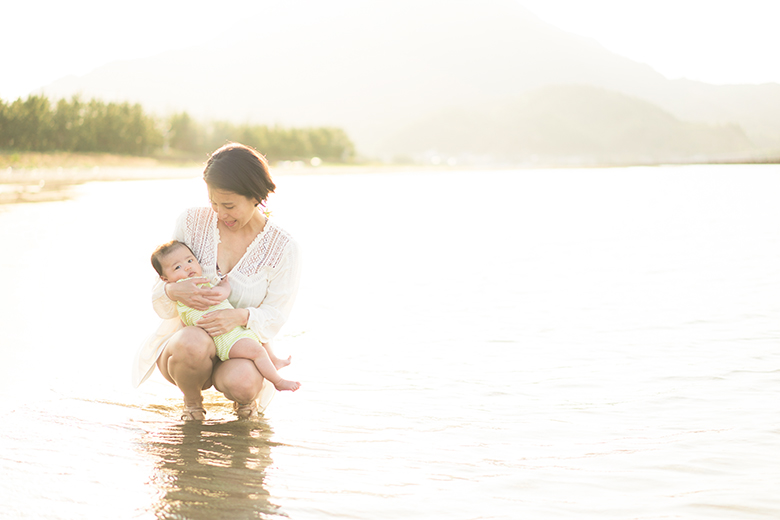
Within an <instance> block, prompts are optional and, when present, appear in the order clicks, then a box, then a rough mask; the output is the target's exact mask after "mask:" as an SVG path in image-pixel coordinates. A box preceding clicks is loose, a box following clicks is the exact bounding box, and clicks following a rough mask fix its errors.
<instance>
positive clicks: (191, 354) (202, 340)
mask: <svg viewBox="0 0 780 520" xmlns="http://www.w3.org/2000/svg"><path fill="white" fill-rule="evenodd" d="M166 350H167V351H168V352H169V353H170V354H171V355H172V356H175V357H180V358H182V359H188V360H191V361H204V360H206V359H213V357H214V356H215V355H216V352H217V350H216V347H215V346H214V340H212V339H211V336H209V335H208V334H207V333H206V331H205V330H203V329H201V328H200V327H185V328H183V329H182V330H180V331H179V332H177V333H176V334H175V335H174V336H173V337H172V338H171V339H170V340H169V341H168V345H167V346H166Z"/></svg>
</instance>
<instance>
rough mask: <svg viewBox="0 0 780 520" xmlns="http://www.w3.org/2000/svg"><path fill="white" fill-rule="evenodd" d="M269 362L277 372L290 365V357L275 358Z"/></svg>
mask: <svg viewBox="0 0 780 520" xmlns="http://www.w3.org/2000/svg"><path fill="white" fill-rule="evenodd" d="M271 362H272V363H273V364H274V366H275V367H276V370H279V369H280V368H282V367H286V366H287V365H289V364H290V363H292V356H288V357H287V359H281V358H278V357H276V356H274V357H272V358H271Z"/></svg>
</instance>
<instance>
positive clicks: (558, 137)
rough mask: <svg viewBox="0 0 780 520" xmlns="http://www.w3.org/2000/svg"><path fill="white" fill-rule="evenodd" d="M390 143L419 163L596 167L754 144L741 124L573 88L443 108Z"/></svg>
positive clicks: (712, 153)
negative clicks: (693, 117)
mask: <svg viewBox="0 0 780 520" xmlns="http://www.w3.org/2000/svg"><path fill="white" fill-rule="evenodd" d="M382 148H383V149H385V150H387V151H388V152H389V153H394V154H396V157H399V158H400V157H404V156H406V157H408V158H409V159H415V160H421V159H425V158H429V157H431V156H437V157H438V158H439V159H440V160H446V159H448V158H449V159H456V160H457V161H458V162H463V161H470V160H471V161H476V162H479V161H480V160H481V159H482V158H485V157H491V158H493V159H495V160H498V161H502V162H524V163H533V162H541V163H544V162H551V161H555V160H556V159H558V160H564V161H565V160H569V161H571V162H577V163H588V164H591V163H592V164H597V163H598V164H603V163H623V162H636V161H641V162H645V163H655V162H666V161H695V160H705V159H707V158H709V159H710V160H716V159H727V158H734V157H744V156H745V155H746V154H748V153H749V152H750V151H751V150H753V149H754V147H753V145H752V143H751V142H750V140H749V139H748V138H747V136H746V135H745V133H744V132H743V131H742V129H741V128H740V127H739V126H737V125H733V124H732V125H709V124H705V123H689V122H685V121H681V120H679V119H678V118H676V117H675V116H673V115H672V114H670V113H668V112H666V111H664V110H662V109H660V108H658V107H657V106H656V105H653V104H651V103H649V102H647V101H643V100H640V99H637V98H633V97H630V96H626V95H623V94H619V93H615V92H611V91H607V90H604V89H600V88H597V87H591V86H573V85H565V86H548V87H542V88H539V89H535V90H532V91H530V92H527V93H524V94H522V95H520V96H517V97H516V98H514V99H512V100H507V101H505V102H501V103H492V104H488V105H484V106H481V107H469V108H465V107H464V108H452V109H450V110H443V111H441V112H439V113H438V114H434V115H431V116H428V117H426V118H424V119H421V120H419V121H416V122H415V123H414V124H411V125H409V126H408V127H407V128H404V129H403V130H401V131H400V132H399V133H398V134H396V135H395V136H393V137H391V138H389V139H388V140H387V142H385V143H383V145H382Z"/></svg>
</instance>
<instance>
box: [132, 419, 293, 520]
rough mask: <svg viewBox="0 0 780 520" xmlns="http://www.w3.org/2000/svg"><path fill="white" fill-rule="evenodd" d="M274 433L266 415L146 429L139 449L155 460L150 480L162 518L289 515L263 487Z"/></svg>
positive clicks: (254, 517) (194, 519)
mask: <svg viewBox="0 0 780 520" xmlns="http://www.w3.org/2000/svg"><path fill="white" fill-rule="evenodd" d="M272 434H273V432H272V430H271V428H270V427H269V426H268V423H267V422H266V421H265V420H264V419H262V418H261V419H259V420H254V421H230V422H221V423H209V422H206V423H174V424H169V425H165V426H163V427H162V428H161V429H159V430H157V431H153V432H147V433H146V434H145V435H144V438H143V439H142V440H141V442H140V444H141V447H140V449H141V450H142V451H144V452H146V453H148V454H151V455H152V456H153V457H154V458H155V459H156V460H155V473H154V475H153V476H152V478H151V479H150V483H151V484H152V485H154V486H155V487H157V488H158V494H159V498H158V500H157V503H156V504H154V505H153V506H152V509H153V510H154V512H155V516H156V518H158V519H174V518H175V519H188V520H189V519H192V520H197V519H219V518H230V519H243V518H253V519H256V518H267V517H268V516H271V515H273V516H276V515H281V516H286V515H284V514H283V513H281V512H280V511H279V508H278V506H275V505H274V504H272V503H271V502H270V497H269V494H268V491H267V490H266V488H265V487H264V479H265V469H266V468H267V467H268V465H269V464H270V463H271V456H270V452H271V447H272V446H274V443H272V442H271V440H270V439H271V435H272Z"/></svg>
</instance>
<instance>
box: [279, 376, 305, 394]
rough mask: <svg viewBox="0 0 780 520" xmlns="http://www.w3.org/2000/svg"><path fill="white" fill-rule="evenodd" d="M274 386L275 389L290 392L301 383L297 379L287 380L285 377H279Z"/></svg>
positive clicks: (296, 388)
mask: <svg viewBox="0 0 780 520" xmlns="http://www.w3.org/2000/svg"><path fill="white" fill-rule="evenodd" d="M274 386H275V387H276V389H277V390H279V391H281V390H290V391H291V392H295V391H296V390H298V389H299V388H300V387H301V384H300V383H299V382H298V381H288V380H286V379H280V380H279V381H277V382H276V383H274Z"/></svg>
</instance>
